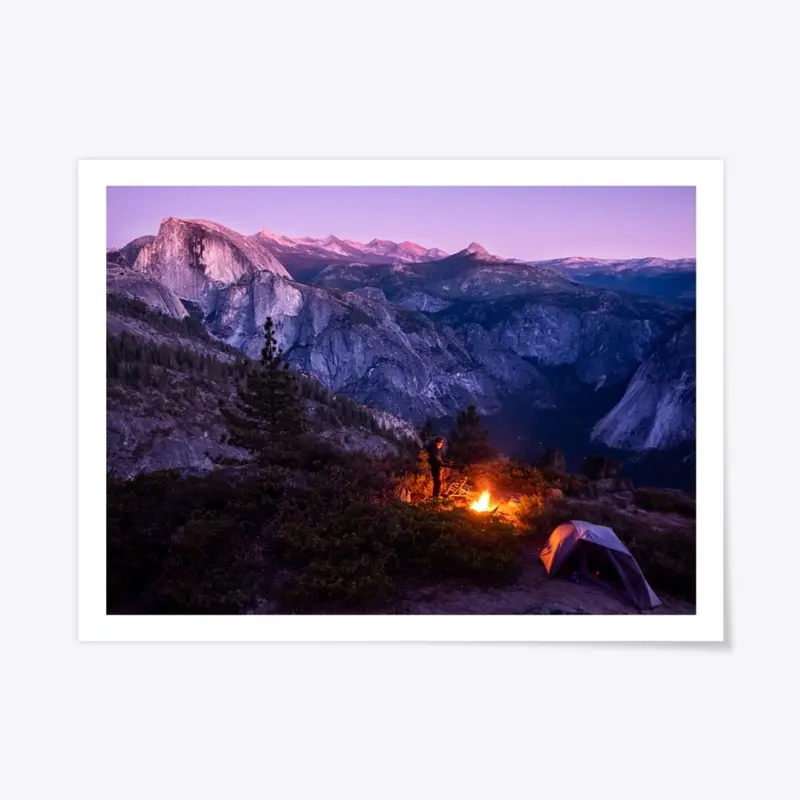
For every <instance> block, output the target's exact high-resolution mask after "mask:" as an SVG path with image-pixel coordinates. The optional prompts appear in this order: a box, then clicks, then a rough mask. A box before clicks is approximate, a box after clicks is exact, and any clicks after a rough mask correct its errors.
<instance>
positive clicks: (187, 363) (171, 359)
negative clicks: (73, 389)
mask: <svg viewBox="0 0 800 800" xmlns="http://www.w3.org/2000/svg"><path fill="white" fill-rule="evenodd" d="M169 370H175V371H177V372H184V373H187V374H189V375H192V376H195V377H197V378H199V379H202V380H206V381H213V382H220V383H221V382H230V381H233V380H235V379H238V378H242V377H244V375H245V371H246V364H245V362H244V360H242V359H238V360H236V361H233V362H225V361H220V360H219V359H216V358H214V357H213V356H210V355H208V354H207V353H202V352H198V351H197V350H193V349H192V348H189V347H183V346H181V345H178V344H171V345H167V344H164V343H161V344H156V343H155V342H150V341H147V340H144V339H139V338H138V337H136V336H132V335H131V334H129V333H121V334H120V335H119V336H107V337H106V377H107V380H109V381H118V382H120V383H124V384H126V385H128V386H134V387H137V388H141V387H148V386H152V387H154V388H157V389H165V388H166V387H167V386H168V385H169V384H170V382H171V381H170V378H169V374H168V371H169Z"/></svg>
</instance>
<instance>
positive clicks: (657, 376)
mask: <svg viewBox="0 0 800 800" xmlns="http://www.w3.org/2000/svg"><path fill="white" fill-rule="evenodd" d="M695 362H696V341H695V323H694V321H692V322H690V323H688V324H687V325H685V326H684V327H683V328H681V330H679V331H677V332H676V333H674V334H673V335H672V336H670V337H669V339H668V340H667V341H666V342H665V343H664V345H663V346H661V347H659V348H658V349H657V350H656V351H655V352H654V353H653V354H652V355H651V356H650V357H649V358H648V359H647V360H646V361H645V362H644V363H643V364H642V365H641V366H640V367H639V368H638V369H637V371H636V373H635V374H634V376H633V378H631V381H630V384H629V385H628V388H627V390H626V392H625V395H624V396H623V398H622V400H620V402H619V403H618V404H617V405H616V406H615V407H614V408H613V409H612V410H611V412H610V413H609V414H607V415H606V416H605V417H604V418H603V419H602V420H600V422H598V423H597V425H596V426H595V428H594V430H593V431H592V439H593V440H595V441H599V442H602V443H603V444H605V445H607V446H609V447H614V448H617V449H620V450H665V449H667V448H670V447H674V446H676V445H678V444H681V443H682V442H685V441H689V440H691V439H694V436H695V395H696V378H695V375H696V363H695Z"/></svg>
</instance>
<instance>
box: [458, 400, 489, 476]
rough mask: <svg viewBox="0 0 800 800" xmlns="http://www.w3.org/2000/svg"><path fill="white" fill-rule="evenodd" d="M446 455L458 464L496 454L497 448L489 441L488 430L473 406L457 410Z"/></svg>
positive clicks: (472, 462) (471, 462)
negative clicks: (454, 425)
mask: <svg viewBox="0 0 800 800" xmlns="http://www.w3.org/2000/svg"><path fill="white" fill-rule="evenodd" d="M447 455H448V457H449V458H450V459H451V460H452V461H455V462H456V463H458V464H477V463H480V462H482V461H489V460H490V459H492V458H495V457H496V456H497V450H495V448H494V447H492V445H491V444H490V443H489V431H488V430H486V428H485V427H484V425H483V422H482V421H481V417H480V414H478V410H477V409H476V408H475V406H468V407H467V408H466V409H465V410H463V411H459V412H458V416H457V417H456V427H455V428H454V429H453V430H452V431H451V432H450V441H449V442H448V446H447Z"/></svg>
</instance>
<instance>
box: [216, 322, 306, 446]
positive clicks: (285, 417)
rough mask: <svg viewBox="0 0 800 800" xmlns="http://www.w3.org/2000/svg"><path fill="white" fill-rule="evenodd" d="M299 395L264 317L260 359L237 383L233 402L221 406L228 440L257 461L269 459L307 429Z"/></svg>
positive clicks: (271, 328)
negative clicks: (262, 345) (253, 455)
mask: <svg viewBox="0 0 800 800" xmlns="http://www.w3.org/2000/svg"><path fill="white" fill-rule="evenodd" d="M299 394H300V391H299V386H298V382H297V379H296V378H295V376H294V373H292V372H291V370H290V369H289V364H288V362H287V361H286V360H285V359H284V358H283V354H282V353H281V351H280V349H279V348H278V344H277V342H276V340H275V330H274V327H273V324H272V319H271V318H270V317H267V319H266V320H265V322H264V348H263V349H262V351H261V361H260V362H259V363H257V364H254V365H253V366H252V367H251V368H250V370H249V371H248V372H247V375H246V376H245V378H244V380H242V381H240V382H239V384H238V387H237V393H236V398H235V400H234V402H233V403H232V404H231V405H223V406H222V407H221V411H222V416H223V418H224V419H225V422H226V423H227V425H228V432H229V434H230V436H229V439H228V441H229V442H230V443H231V444H233V445H235V446H237V447H243V448H245V449H246V450H249V451H250V452H251V453H254V454H256V455H257V456H258V457H259V459H260V460H269V455H270V454H271V453H272V452H274V451H275V450H276V449H281V448H284V447H286V446H287V445H290V444H291V443H292V441H293V440H294V439H295V438H296V437H297V436H299V435H301V434H302V433H304V432H305V431H306V420H305V416H304V414H303V408H302V405H301V403H300V399H299Z"/></svg>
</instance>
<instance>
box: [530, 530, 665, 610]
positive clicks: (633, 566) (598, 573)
mask: <svg viewBox="0 0 800 800" xmlns="http://www.w3.org/2000/svg"><path fill="white" fill-rule="evenodd" d="M539 558H540V559H541V561H542V563H543V564H544V567H545V569H546V570H547V574H548V575H550V576H551V577H552V576H553V575H555V574H556V573H558V572H560V571H561V570H563V569H565V568H567V569H573V570H574V569H577V570H578V571H579V572H581V573H582V574H584V575H586V576H587V577H589V578H590V579H594V580H599V581H600V582H601V583H603V584H606V585H609V584H610V585H611V586H612V587H614V588H617V589H618V590H619V591H620V592H621V593H622V594H624V595H625V597H626V598H627V599H628V600H630V601H631V602H632V603H633V604H634V605H635V606H636V607H637V608H639V609H650V608H655V607H656V606H660V605H661V601H660V600H659V599H658V595H656V593H655V592H654V591H653V590H652V589H651V588H650V584H648V583H647V581H646V580H645V577H644V575H643V574H642V570H641V569H640V568H639V565H638V564H637V563H636V559H635V558H634V557H633V556H632V555H631V553H630V551H629V550H628V548H627V547H625V545H624V544H623V543H622V542H621V541H620V540H619V538H618V537H617V534H616V533H614V531H613V530H612V529H611V528H606V527H605V526H603V525H594V524H592V523H591V522H584V521H583V520H578V519H573V520H570V521H569V522H565V523H564V524H563V525H559V526H558V527H557V528H556V529H555V530H554V531H553V532H552V533H551V534H550V538H549V540H548V542H547V544H546V545H545V546H544V547H543V548H542V552H541V553H540V554H539ZM595 567H598V569H594V568H595Z"/></svg>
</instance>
